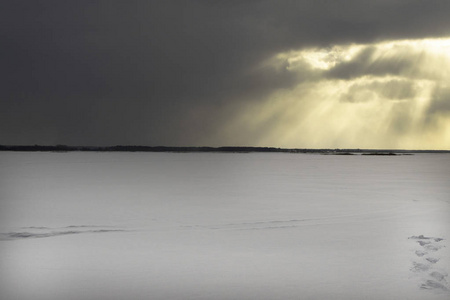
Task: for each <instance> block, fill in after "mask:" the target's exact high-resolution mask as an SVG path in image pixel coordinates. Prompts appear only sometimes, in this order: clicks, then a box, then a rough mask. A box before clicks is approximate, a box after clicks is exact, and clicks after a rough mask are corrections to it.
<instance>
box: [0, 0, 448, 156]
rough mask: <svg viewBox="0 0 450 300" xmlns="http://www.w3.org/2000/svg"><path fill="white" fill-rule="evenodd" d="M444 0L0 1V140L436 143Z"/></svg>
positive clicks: (444, 142) (443, 86)
mask: <svg viewBox="0 0 450 300" xmlns="http://www.w3.org/2000/svg"><path fill="white" fill-rule="evenodd" d="M449 15H450V1H433V0H428V1H424V0H420V1H419V0H417V1H400V0H374V1H362V0H355V1H336V0H335V1H320V0H314V1H132V0H127V1H116V0H105V1H93V0H89V1H83V0H75V1H68V0H66V1H61V0H56V1H37V0H30V1H21V0H12V1H10V0H2V1H0V24H1V26H0V35H1V41H2V42H1V47H0V49H1V52H0V53H1V54H0V75H1V89H0V93H1V95H0V144H68V145H117V144H133V145H150V146H157V145H167V146H225V145H229V146H274V147H288V148H296V147H300V148H409V149H450V85H449V83H450V18H449Z"/></svg>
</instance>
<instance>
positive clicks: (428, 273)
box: [408, 235, 450, 292]
mask: <svg viewBox="0 0 450 300" xmlns="http://www.w3.org/2000/svg"><path fill="white" fill-rule="evenodd" d="M408 239H411V240H415V241H416V243H417V244H416V245H418V246H416V247H420V248H419V249H416V250H415V251H414V254H415V255H416V258H415V259H414V260H413V262H412V264H413V265H412V267H411V271H412V272H414V273H415V274H416V276H419V278H421V284H420V288H421V289H424V290H440V291H445V292H449V291H450V289H449V286H448V282H447V280H446V277H447V276H448V274H447V273H446V272H444V271H443V270H442V269H441V268H439V260H440V258H439V257H434V255H433V256H431V255H432V254H430V253H433V254H434V253H435V254H437V252H438V251H439V250H440V249H442V248H443V247H445V245H444V244H443V242H442V241H444V239H443V238H436V237H427V236H424V235H418V236H411V237H409V238H408Z"/></svg>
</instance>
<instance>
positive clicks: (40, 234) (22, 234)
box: [0, 225, 128, 241]
mask: <svg viewBox="0 0 450 300" xmlns="http://www.w3.org/2000/svg"><path fill="white" fill-rule="evenodd" d="M69 228H70V229H72V230H67V229H69ZM108 228H111V227H108V226H95V225H93V226H90V225H80V226H77V225H70V226H66V227H60V228H50V227H35V226H31V227H22V229H28V230H29V231H18V232H6V233H0V241H10V240H18V239H29V238H48V237H55V236H61V235H71V234H83V233H107V232H123V231H128V230H125V229H108ZM73 229H78V230H73Z"/></svg>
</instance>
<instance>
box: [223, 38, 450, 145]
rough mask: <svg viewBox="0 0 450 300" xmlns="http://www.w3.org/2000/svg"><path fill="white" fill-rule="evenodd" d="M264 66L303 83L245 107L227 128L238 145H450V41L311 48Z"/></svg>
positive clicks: (276, 92)
mask: <svg viewBox="0 0 450 300" xmlns="http://www.w3.org/2000/svg"><path fill="white" fill-rule="evenodd" d="M262 65H263V66H264V67H266V68H267V67H270V68H271V69H272V70H273V72H281V71H284V72H289V73H290V74H292V75H294V76H296V78H297V79H298V80H297V83H296V84H295V86H294V87H293V88H289V89H279V90H276V91H274V92H272V93H271V94H270V95H268V96H267V97H265V98H263V99H255V100H254V101H253V102H251V104H248V105H247V106H246V107H245V108H244V109H242V107H240V108H239V111H238V112H237V113H236V115H235V118H234V119H233V120H232V121H231V122H228V125H226V126H225V128H224V129H223V131H222V132H221V135H222V136H223V135H225V136H226V137H227V139H228V140H229V141H232V142H231V144H236V145H242V144H248V143H249V144H255V145H259V146H266V145H279V146H280V147H288V148H296V147H299V148H302V147H305V148H306V147H308V148H390V149H450V84H449V83H450V71H449V70H450V39H424V40H399V41H388V42H380V43H374V44H360V45H335V46H333V47H330V48H325V49H303V50H299V51H290V52H285V53H279V54H277V55H275V56H274V57H272V58H270V59H269V60H267V61H265V62H263V63H262ZM236 132H240V133H241V134H236ZM248 136H253V137H254V140H250V141H249V140H248Z"/></svg>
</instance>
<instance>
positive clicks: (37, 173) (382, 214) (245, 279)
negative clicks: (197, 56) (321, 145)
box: [0, 152, 450, 300]
mask: <svg viewBox="0 0 450 300" xmlns="http://www.w3.org/2000/svg"><path fill="white" fill-rule="evenodd" d="M449 179H450V155H448V154H415V155H405V156H361V155H354V156H337V155H317V154H275V153H265V154H263V153H252V154H230V153H228V154H220V153H12V152H11V153H8V152H4V153H0V296H1V297H0V298H1V299H6V300H9V299H11V300H13V299H33V300H38V299H74V300H75V299H111V300H112V299H213V300H214V299H449V298H450V291H449V290H450V284H449V282H450V278H449V277H448V273H449V272H450V180H449Z"/></svg>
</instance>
